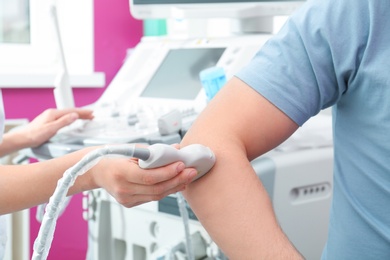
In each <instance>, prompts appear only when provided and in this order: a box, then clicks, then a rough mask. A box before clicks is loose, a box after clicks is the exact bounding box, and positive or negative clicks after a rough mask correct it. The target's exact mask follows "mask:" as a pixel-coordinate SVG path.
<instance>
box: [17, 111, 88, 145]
mask: <svg viewBox="0 0 390 260" xmlns="http://www.w3.org/2000/svg"><path fill="white" fill-rule="evenodd" d="M92 113H93V111H92V110H89V109H81V108H68V109H54V108H51V109H46V110H45V111H44V112H42V113H41V114H40V115H38V116H37V117H36V118H34V120H32V121H31V122H30V123H29V124H27V125H26V127H24V128H23V129H21V130H20V131H23V134H24V135H25V137H26V138H27V144H26V147H37V146H39V145H41V144H43V143H44V142H46V141H47V140H49V139H50V138H52V137H53V136H54V135H55V134H56V133H57V131H58V130H60V129H61V128H63V127H65V126H68V125H70V124H71V123H73V122H74V121H76V120H77V119H93V115H92Z"/></svg>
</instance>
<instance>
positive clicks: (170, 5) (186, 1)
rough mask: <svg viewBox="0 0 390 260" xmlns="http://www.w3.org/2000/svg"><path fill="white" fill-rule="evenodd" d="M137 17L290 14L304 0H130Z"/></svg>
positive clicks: (181, 17) (173, 17) (240, 17)
mask: <svg viewBox="0 0 390 260" xmlns="http://www.w3.org/2000/svg"><path fill="white" fill-rule="evenodd" d="M129 1H130V13H131V15H132V16H133V17H134V18H136V19H178V18H180V19H186V18H188V19H190V18H191V19H193V18H234V19H243V18H249V17H263V16H279V15H289V14H291V13H292V12H293V11H294V10H295V9H296V8H297V7H299V6H300V5H302V3H303V2H305V1H304V0H284V1H283V0H282V1H281V0H277V1H273V0H244V1H240V0H225V1H222V0H211V1H207V0H200V1H196V0H129Z"/></svg>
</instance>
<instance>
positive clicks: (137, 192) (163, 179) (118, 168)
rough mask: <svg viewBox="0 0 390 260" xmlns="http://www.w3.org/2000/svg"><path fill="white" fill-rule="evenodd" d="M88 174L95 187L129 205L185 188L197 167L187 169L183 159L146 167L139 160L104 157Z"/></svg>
mask: <svg viewBox="0 0 390 260" xmlns="http://www.w3.org/2000/svg"><path fill="white" fill-rule="evenodd" d="M88 175H89V176H90V178H91V179H92V183H94V185H95V187H101V188H104V189H105V190H106V191H107V192H108V193H109V194H111V195H112V196H113V197H114V198H115V199H116V200H117V201H118V203H120V204H122V205H123V206H125V207H128V208H129V207H133V206H137V205H140V204H143V203H146V202H150V201H157V200H160V199H162V198H164V197H166V196H168V195H169V194H172V193H176V192H179V191H183V190H184V189H185V188H186V186H187V185H188V184H189V183H190V182H191V181H192V179H194V177H195V176H196V170H195V169H194V168H185V166H184V163H182V162H175V163H172V164H169V165H167V166H164V167H159V168H155V169H147V170H146V169H141V168H140V167H139V166H138V159H125V158H104V159H102V160H101V161H100V162H99V163H98V164H97V165H96V166H95V167H93V168H92V169H91V170H90V171H89V174H88ZM91 179H90V180H87V181H88V182H90V181H91Z"/></svg>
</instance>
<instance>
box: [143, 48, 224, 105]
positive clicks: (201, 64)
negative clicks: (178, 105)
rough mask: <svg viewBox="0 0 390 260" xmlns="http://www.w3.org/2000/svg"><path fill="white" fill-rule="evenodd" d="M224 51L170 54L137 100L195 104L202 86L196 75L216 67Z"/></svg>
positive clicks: (172, 51)
mask: <svg viewBox="0 0 390 260" xmlns="http://www.w3.org/2000/svg"><path fill="white" fill-rule="evenodd" d="M224 51H225V48H189V49H172V50H169V52H168V54H167V55H166V57H165V59H164V60H163V61H162V63H161V65H160V66H159V67H158V69H157V70H156V72H155V73H154V74H153V77H152V78H151V79H150V81H149V82H148V83H147V85H146V87H145V89H144V90H143V92H142V93H141V95H140V97H146V98H168V99H186V100H194V99H195V98H196V97H197V96H198V94H199V92H200V90H201V89H202V85H201V82H200V79H199V72H200V71H202V70H204V69H206V68H210V67H212V66H215V65H216V64H217V62H218V61H219V59H220V58H221V56H222V54H223V52H224Z"/></svg>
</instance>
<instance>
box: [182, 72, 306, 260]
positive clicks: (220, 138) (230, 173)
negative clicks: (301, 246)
mask: <svg viewBox="0 0 390 260" xmlns="http://www.w3.org/2000/svg"><path fill="white" fill-rule="evenodd" d="M297 127H298V126H297V125H296V124H295V123H294V122H293V121H292V120H291V119H290V118H289V117H287V116H286V115H285V114H284V113H282V112H281V111H280V110H279V109H277V108H276V107H275V106H274V105H272V104H271V103H269V102H268V101H267V100H266V99H265V98H263V97H262V96H261V95H260V94H258V93H257V92H255V91H254V90H253V89H252V88H250V87H248V86H247V85H246V84H245V83H243V82H242V81H240V80H239V79H237V78H233V79H232V80H230V81H229V83H228V84H227V85H226V86H224V87H223V89H222V90H221V91H220V93H218V95H217V96H216V97H214V99H213V100H212V101H211V102H210V103H209V105H208V106H207V108H206V109H205V111H204V112H203V113H202V114H201V115H200V117H199V118H198V120H197V121H196V122H195V124H194V125H193V127H192V128H191V129H190V131H189V132H188V133H187V134H186V136H185V138H184V140H183V141H182V143H181V146H185V145H188V144H191V143H201V144H204V145H207V146H209V147H210V148H211V149H212V150H213V151H214V153H215V155H216V158H217V162H216V164H215V166H214V168H213V169H212V170H211V171H210V172H209V173H208V174H206V175H205V176H204V177H202V178H200V179H199V180H197V181H196V182H194V183H192V184H191V185H189V187H188V188H187V189H186V191H185V192H184V193H185V197H186V199H187V200H188V202H189V204H190V205H191V208H192V209H193V210H194V212H195V213H196V215H197V217H198V218H199V220H200V221H201V223H202V224H203V225H204V227H205V228H206V230H207V231H208V232H209V233H210V235H211V236H212V238H213V239H214V241H215V242H216V243H217V244H218V245H219V246H220V248H221V249H222V250H223V251H224V253H225V254H226V255H227V256H228V257H229V258H230V259H300V258H301V256H300V254H299V253H298V252H297V251H296V249H295V248H294V246H293V245H291V244H290V242H289V241H288V239H287V237H286V236H285V235H284V233H283V232H282V231H281V229H280V227H279V225H278V223H277V221H276V219H275V215H274V211H273V209H272V204H271V202H270V200H269V198H268V195H267V193H266V191H265V189H264V188H263V186H262V184H261V182H260V181H259V179H258V177H257V176H256V174H255V172H254V170H253V168H252V167H251V164H250V162H249V160H252V159H254V158H256V157H257V156H259V155H261V154H263V153H265V152H267V151H268V150H270V149H272V148H274V147H275V146H277V145H278V144H280V143H281V142H283V141H284V140H285V139H286V138H287V137H288V136H290V135H291V134H292V133H293V132H294V131H295V130H296V129H297Z"/></svg>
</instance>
